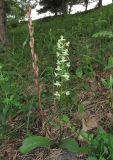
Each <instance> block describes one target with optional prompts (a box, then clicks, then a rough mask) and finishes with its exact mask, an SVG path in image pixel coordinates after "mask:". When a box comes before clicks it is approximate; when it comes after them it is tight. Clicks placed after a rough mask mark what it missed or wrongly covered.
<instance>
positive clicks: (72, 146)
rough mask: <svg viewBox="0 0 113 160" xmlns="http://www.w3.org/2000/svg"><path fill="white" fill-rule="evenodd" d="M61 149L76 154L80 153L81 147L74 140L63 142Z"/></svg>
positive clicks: (69, 139)
mask: <svg viewBox="0 0 113 160" xmlns="http://www.w3.org/2000/svg"><path fill="white" fill-rule="evenodd" d="M59 147H60V148H62V149H66V150H68V151H70V152H74V153H77V152H79V145H78V143H77V142H76V141H75V140H74V139H72V138H68V139H64V140H62V141H61V143H60V146H59Z"/></svg>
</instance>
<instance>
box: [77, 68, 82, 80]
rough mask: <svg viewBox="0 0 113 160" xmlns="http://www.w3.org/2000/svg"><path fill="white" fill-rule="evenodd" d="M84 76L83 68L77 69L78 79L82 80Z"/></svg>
mask: <svg viewBox="0 0 113 160" xmlns="http://www.w3.org/2000/svg"><path fill="white" fill-rule="evenodd" d="M82 75H83V71H82V68H81V67H79V68H77V70H76V76H77V77H78V78H82Z"/></svg>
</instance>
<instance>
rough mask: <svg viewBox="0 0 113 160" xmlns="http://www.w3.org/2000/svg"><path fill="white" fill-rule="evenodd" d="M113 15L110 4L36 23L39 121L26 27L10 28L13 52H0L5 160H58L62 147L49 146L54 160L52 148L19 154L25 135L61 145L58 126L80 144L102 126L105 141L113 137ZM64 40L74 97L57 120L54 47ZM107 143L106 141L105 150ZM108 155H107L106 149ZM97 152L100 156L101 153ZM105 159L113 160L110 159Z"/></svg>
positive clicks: (0, 134) (0, 137) (1, 153)
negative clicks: (81, 134) (85, 133)
mask: <svg viewBox="0 0 113 160" xmlns="http://www.w3.org/2000/svg"><path fill="white" fill-rule="evenodd" d="M112 10H113V5H109V6H106V7H102V8H101V9H98V10H94V11H92V12H88V13H86V14H78V15H68V16H66V17H57V18H52V19H45V20H43V19H42V20H40V21H34V28H35V34H34V36H35V47H36V51H37V54H38V55H39V68H40V71H39V73H40V77H39V82H40V84H41V86H42V93H41V98H42V106H43V110H44V115H43V121H41V122H40V120H39V118H38V112H37V108H38V106H37V91H36V88H35V85H34V82H33V71H32V61H31V55H30V49H29V47H28V43H29V36H28V29H27V25H26V24H20V25H19V26H18V27H17V28H10V32H9V37H10V38H9V39H10V40H11V47H10V48H7V49H4V48H2V47H1V48H0V52H1V58H0V90H1V91H0V102H1V108H0V124H1V125H0V144H1V147H0V157H1V159H3V160H5V159H6V160H7V159H8V158H9V157H10V159H17V160H22V159H26V160H28V159H30V160H31V159H38V160H41V159H44V158H45V159H46V158H48V157H51V156H53V159H55V158H54V156H55V155H56V154H58V155H59V152H61V150H55V149H56V148H58V143H56V144H55V145H52V147H51V148H54V152H55V154H53V155H51V154H50V152H51V150H52V149H47V150H46V149H45V150H43V149H38V150H37V149H36V150H33V152H30V153H29V154H28V155H24V156H23V155H22V154H20V152H19V151H18V150H19V148H20V146H21V145H22V141H23V140H24V138H25V137H26V136H27V137H29V136H32V135H41V136H46V137H49V138H50V139H52V140H54V141H56V142H59V134H60V133H59V124H60V125H61V124H62V126H63V127H64V128H63V132H64V134H63V137H62V138H70V137H71V138H75V139H76V140H77V141H78V142H79V143H80V145H82V144H81V141H83V137H82V138H81V137H79V136H78V135H79V134H78V133H79V132H80V130H81V129H83V130H85V131H90V132H91V133H93V134H94V135H96V133H97V132H96V129H94V128H100V127H102V128H103V129H104V130H105V131H106V135H105V134H104V133H103V132H102V135H103V134H104V138H106V137H108V136H109V135H107V134H108V133H109V134H110V133H111V134H112V132H113V105H112V102H113V97H112V86H113V77H112V75H113V71H112V69H113V12H112ZM61 35H63V36H64V37H65V38H66V40H67V41H69V42H70V45H69V56H70V63H71V67H70V69H69V73H70V81H69V91H70V93H71V95H70V96H69V98H68V99H67V101H66V103H65V108H66V109H64V110H63V111H62V113H63V115H62V116H61V117H60V120H59V119H58V114H56V113H57V112H56V108H55V107H56V106H55V103H54V96H53V94H54V86H53V83H54V70H55V69H54V68H55V67H56V61H57V59H56V43H57V41H58V39H59V37H60V36H61ZM42 126H43V127H42ZM111 134H110V136H111ZM97 137H98V134H97ZM111 137H112V136H111ZM102 138H103V137H102ZM95 139H96V138H95ZM95 139H93V140H95ZM106 141H108V139H107V138H106ZM83 143H86V142H83ZM108 144H109V143H106V142H105V147H106V146H108ZM52 151H53V150H52ZM105 151H106V152H108V153H109V149H108V148H107V149H106V150H105ZM57 152H58V153H57ZM100 152H101V151H100ZM94 153H95V154H97V157H98V153H96V152H94ZM108 153H106V154H108ZM49 154H50V156H49ZM99 154H100V153H99ZM106 154H105V155H106ZM38 156H39V157H38ZM44 156H45V157H44ZM91 156H94V155H91ZM101 156H103V155H102V154H101ZM76 157H77V156H76ZM107 158H108V160H112V158H111V157H107ZM62 159H63V158H62ZM84 159H85V157H84Z"/></svg>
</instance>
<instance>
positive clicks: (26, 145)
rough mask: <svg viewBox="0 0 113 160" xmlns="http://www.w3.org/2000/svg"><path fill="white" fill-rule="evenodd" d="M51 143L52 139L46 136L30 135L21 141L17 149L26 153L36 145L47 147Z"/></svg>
mask: <svg viewBox="0 0 113 160" xmlns="http://www.w3.org/2000/svg"><path fill="white" fill-rule="evenodd" d="M51 144H52V141H50V140H49V139H48V138H47V137H42V136H31V137H28V138H26V139H25V140H24V141H23V143H22V146H21V147H20V148H19V151H20V152H21V153H22V154H27V153H28V152H30V151H32V150H33V149H35V148H37V147H45V148H48V147H50V145H51Z"/></svg>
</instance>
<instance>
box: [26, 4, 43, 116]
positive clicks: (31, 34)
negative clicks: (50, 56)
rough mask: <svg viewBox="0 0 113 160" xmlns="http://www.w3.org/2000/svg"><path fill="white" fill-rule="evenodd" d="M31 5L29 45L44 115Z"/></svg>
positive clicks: (39, 102)
mask: <svg viewBox="0 0 113 160" xmlns="http://www.w3.org/2000/svg"><path fill="white" fill-rule="evenodd" d="M31 11H32V9H31V7H30V6H29V8H28V28H29V36H30V41H29V46H30V49H31V55H32V66H33V72H34V82H35V86H36V89H37V93H38V105H39V113H40V116H41V115H42V114H41V113H42V106H41V86H40V85H39V67H38V56H37V54H36V52H35V45H34V36H33V34H34V28H33V24H32V17H31Z"/></svg>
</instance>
